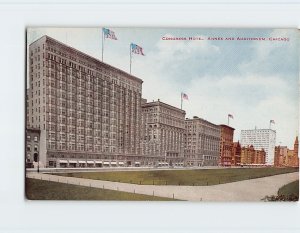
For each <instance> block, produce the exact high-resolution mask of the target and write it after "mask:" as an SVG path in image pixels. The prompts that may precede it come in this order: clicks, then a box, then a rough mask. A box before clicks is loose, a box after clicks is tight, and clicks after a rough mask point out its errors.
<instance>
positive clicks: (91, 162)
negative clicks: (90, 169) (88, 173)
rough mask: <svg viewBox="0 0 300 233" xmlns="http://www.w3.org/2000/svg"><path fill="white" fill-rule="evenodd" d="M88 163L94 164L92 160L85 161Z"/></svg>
mask: <svg viewBox="0 0 300 233" xmlns="http://www.w3.org/2000/svg"><path fill="white" fill-rule="evenodd" d="M86 162H87V163H89V164H94V161H86Z"/></svg>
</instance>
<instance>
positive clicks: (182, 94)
mask: <svg viewBox="0 0 300 233" xmlns="http://www.w3.org/2000/svg"><path fill="white" fill-rule="evenodd" d="M181 98H182V99H185V100H189V97H188V95H187V94H185V93H183V92H182V93H181Z"/></svg>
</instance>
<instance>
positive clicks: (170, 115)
mask: <svg viewBox="0 0 300 233" xmlns="http://www.w3.org/2000/svg"><path fill="white" fill-rule="evenodd" d="M184 119H185V111H183V110H181V109H179V108H176V107H173V106H171V105H169V104H166V103H163V102H161V101H160V100H158V101H153V102H149V103H146V102H144V103H143V104H142V132H141V135H143V138H142V141H141V147H142V154H143V156H145V158H144V160H145V162H144V163H145V165H152V166H183V165H184V149H183V146H184V145H183V134H184V131H185V128H184Z"/></svg>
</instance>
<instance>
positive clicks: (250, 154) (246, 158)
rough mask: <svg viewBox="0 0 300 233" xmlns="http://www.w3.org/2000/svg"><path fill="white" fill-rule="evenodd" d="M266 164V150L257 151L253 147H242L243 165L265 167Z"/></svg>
mask: <svg viewBox="0 0 300 233" xmlns="http://www.w3.org/2000/svg"><path fill="white" fill-rule="evenodd" d="M265 163H266V152H265V151H264V149H261V150H255V149H254V147H253V146H252V145H250V146H247V147H242V149H241V165H263V164H265Z"/></svg>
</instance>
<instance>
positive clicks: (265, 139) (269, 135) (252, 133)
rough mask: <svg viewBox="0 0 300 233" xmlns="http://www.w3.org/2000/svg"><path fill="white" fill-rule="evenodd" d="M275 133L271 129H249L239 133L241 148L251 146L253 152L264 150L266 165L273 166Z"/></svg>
mask: <svg viewBox="0 0 300 233" xmlns="http://www.w3.org/2000/svg"><path fill="white" fill-rule="evenodd" d="M275 143H276V131H275V130H272V129H251V130H242V131H241V146H242V147H247V146H250V145H253V147H254V149H255V150H261V149H264V151H265V152H266V163H267V164H270V165H272V164H274V153H275Z"/></svg>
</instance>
